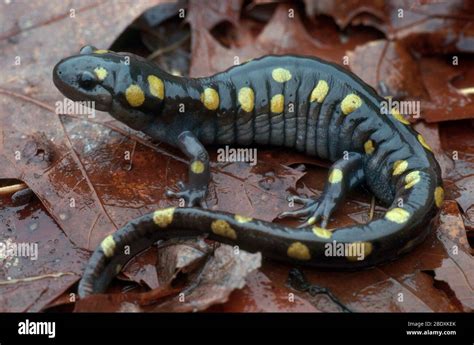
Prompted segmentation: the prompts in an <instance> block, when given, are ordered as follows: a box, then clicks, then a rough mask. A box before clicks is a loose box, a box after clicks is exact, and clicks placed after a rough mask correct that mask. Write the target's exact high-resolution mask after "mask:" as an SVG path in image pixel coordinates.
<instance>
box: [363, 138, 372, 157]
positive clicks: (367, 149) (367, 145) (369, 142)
mask: <svg viewBox="0 0 474 345" xmlns="http://www.w3.org/2000/svg"><path fill="white" fill-rule="evenodd" d="M364 150H365V153H367V154H368V155H371V154H372V153H373V152H374V150H375V148H374V142H373V141H372V140H370V139H369V140H367V141H366V142H365V144H364Z"/></svg>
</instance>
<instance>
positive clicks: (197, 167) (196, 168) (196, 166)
mask: <svg viewBox="0 0 474 345" xmlns="http://www.w3.org/2000/svg"><path fill="white" fill-rule="evenodd" d="M204 169H205V167H204V163H203V162H201V161H194V162H192V163H191V171H192V172H193V173H195V174H202V172H203V171H204Z"/></svg>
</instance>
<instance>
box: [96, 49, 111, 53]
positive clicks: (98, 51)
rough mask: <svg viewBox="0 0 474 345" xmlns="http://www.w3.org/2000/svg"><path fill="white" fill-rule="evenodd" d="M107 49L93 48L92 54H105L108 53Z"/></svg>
mask: <svg viewBox="0 0 474 345" xmlns="http://www.w3.org/2000/svg"><path fill="white" fill-rule="evenodd" d="M108 52H109V51H108V50H106V49H98V50H94V54H106V53H108Z"/></svg>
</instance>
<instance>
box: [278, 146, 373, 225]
mask: <svg viewBox="0 0 474 345" xmlns="http://www.w3.org/2000/svg"><path fill="white" fill-rule="evenodd" d="M363 163H364V159H363V156H362V155H361V154H359V153H355V152H351V153H348V154H347V155H345V156H344V157H343V158H341V159H340V160H338V161H336V162H335V163H334V164H333V165H332V167H331V169H330V170H329V177H328V181H327V183H326V185H325V187H324V191H323V193H322V194H321V196H320V197H317V198H302V197H300V196H292V197H290V198H292V199H293V201H294V202H296V203H299V204H303V205H304V206H303V207H302V208H300V209H298V210H295V211H287V212H283V213H281V214H280V216H279V218H286V217H292V218H296V217H298V218H303V219H304V220H305V223H304V224H303V225H302V226H307V225H313V224H315V223H317V222H319V221H320V222H321V226H322V227H323V228H326V227H327V224H328V221H329V217H330V216H331V214H332V213H333V212H334V210H336V208H337V207H338V206H339V205H341V203H342V201H343V200H344V197H345V196H346V194H347V193H348V192H349V191H350V190H352V189H353V188H355V187H356V186H358V185H359V184H360V183H361V182H362V181H363V180H364V169H363Z"/></svg>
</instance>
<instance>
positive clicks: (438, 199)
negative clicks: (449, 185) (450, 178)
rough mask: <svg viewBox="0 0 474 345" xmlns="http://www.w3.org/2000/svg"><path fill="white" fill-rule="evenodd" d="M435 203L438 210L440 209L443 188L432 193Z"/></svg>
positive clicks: (437, 188)
mask: <svg viewBox="0 0 474 345" xmlns="http://www.w3.org/2000/svg"><path fill="white" fill-rule="evenodd" d="M434 197H435V203H436V206H437V207H438V208H440V207H441V205H442V204H443V200H444V189H443V187H436V189H435V191H434Z"/></svg>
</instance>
